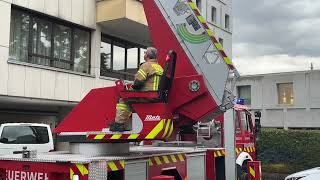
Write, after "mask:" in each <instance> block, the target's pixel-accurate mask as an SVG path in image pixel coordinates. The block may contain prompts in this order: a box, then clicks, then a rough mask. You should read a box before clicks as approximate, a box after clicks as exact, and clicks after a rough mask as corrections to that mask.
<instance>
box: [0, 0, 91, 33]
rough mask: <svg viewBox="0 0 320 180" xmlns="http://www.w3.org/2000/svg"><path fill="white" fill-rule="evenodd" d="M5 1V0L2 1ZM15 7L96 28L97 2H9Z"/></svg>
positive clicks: (39, 0)
mask: <svg viewBox="0 0 320 180" xmlns="http://www.w3.org/2000/svg"><path fill="white" fill-rule="evenodd" d="M2 1H3V0H2ZM7 1H8V2H12V3H13V4H15V5H18V6H22V7H25V8H28V9H32V10H35V11H39V12H42V13H44V14H49V15H51V16H55V17H59V18H61V19H64V20H68V21H71V22H74V23H77V24H81V25H83V26H87V27H91V28H95V25H96V19H95V14H96V2H95V0H7Z"/></svg>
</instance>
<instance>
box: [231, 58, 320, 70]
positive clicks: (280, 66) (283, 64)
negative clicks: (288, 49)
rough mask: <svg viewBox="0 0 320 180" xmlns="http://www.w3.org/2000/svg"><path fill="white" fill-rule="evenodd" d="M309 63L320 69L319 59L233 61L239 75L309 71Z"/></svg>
mask: <svg viewBox="0 0 320 180" xmlns="http://www.w3.org/2000/svg"><path fill="white" fill-rule="evenodd" d="M311 63H312V64H313V67H314V68H315V69H316V68H317V69H319V68H320V57H306V56H288V55H287V54H282V55H266V56H257V57H248V56H244V57H239V58H236V59H235V60H234V64H235V65H236V67H237V69H238V71H239V72H240V74H241V75H249V74H267V73H274V72H290V71H305V70H310V66H311Z"/></svg>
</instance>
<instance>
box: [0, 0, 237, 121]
mask: <svg viewBox="0 0 320 180" xmlns="http://www.w3.org/2000/svg"><path fill="white" fill-rule="evenodd" d="M197 4H198V6H199V8H200V9H201V11H202V13H203V15H204V17H205V18H206V19H207V21H208V23H209V25H210V27H212V28H213V30H214V32H215V34H216V36H218V37H219V41H220V42H221V43H222V44H223V46H224V47H225V50H226V52H227V54H228V55H229V56H231V55H232V54H231V53H232V52H231V49H232V48H231V41H232V39H231V38H232V37H231V32H232V18H231V17H232V14H231V0H210V1H209V0H208V1H204V0H202V1H197ZM0 26H1V29H0V121H1V123H4V122H41V123H47V124H51V126H52V127H55V126H56V125H57V124H58V123H59V121H60V120H62V119H63V117H64V116H65V115H66V114H67V113H68V112H69V111H70V110H71V109H72V108H73V107H74V106H75V105H76V104H77V103H78V102H79V101H80V100H81V99H82V98H83V97H84V96H85V95H86V94H87V93H88V92H89V91H90V90H91V89H93V88H99V87H107V86H112V85H113V84H114V80H115V79H118V78H122V79H127V80H132V74H134V73H135V72H136V70H137V68H138V65H139V64H140V62H142V61H143V52H144V50H145V48H146V47H147V46H150V45H152V42H151V39H150V35H149V32H148V26H147V21H146V17H145V14H144V10H143V6H142V3H141V1H138V0H97V1H96V0H0Z"/></svg>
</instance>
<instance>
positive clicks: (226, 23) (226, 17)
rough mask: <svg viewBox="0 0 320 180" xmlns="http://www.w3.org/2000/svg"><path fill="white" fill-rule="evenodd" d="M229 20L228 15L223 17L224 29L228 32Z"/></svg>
mask: <svg viewBox="0 0 320 180" xmlns="http://www.w3.org/2000/svg"><path fill="white" fill-rule="evenodd" d="M230 18H231V17H230V15H229V14H225V15H224V27H225V28H226V29H228V30H230Z"/></svg>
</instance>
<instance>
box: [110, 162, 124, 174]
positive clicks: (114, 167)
mask: <svg viewBox="0 0 320 180" xmlns="http://www.w3.org/2000/svg"><path fill="white" fill-rule="evenodd" d="M122 169H125V162H124V160H119V161H109V162H108V163H107V171H108V172H111V171H119V170H122Z"/></svg>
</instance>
